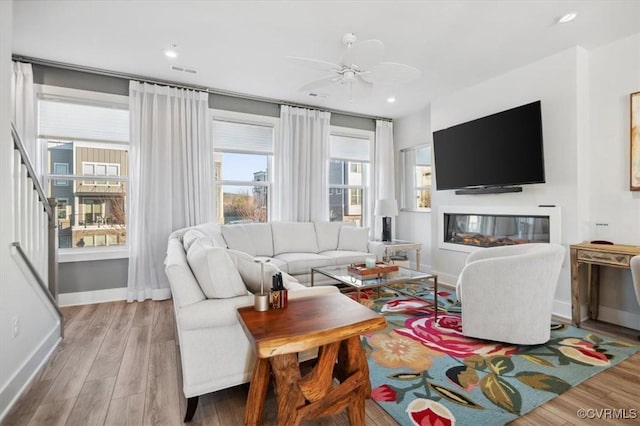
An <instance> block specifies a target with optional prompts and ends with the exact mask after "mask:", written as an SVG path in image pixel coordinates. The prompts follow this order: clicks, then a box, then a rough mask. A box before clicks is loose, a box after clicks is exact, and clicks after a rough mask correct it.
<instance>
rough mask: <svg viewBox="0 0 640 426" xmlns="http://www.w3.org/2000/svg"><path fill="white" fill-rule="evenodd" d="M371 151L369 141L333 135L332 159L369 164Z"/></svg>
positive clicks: (331, 144) (331, 143)
mask: <svg viewBox="0 0 640 426" xmlns="http://www.w3.org/2000/svg"><path fill="white" fill-rule="evenodd" d="M370 150H371V143H370V142H369V139H364V138H354V137H352V136H339V135H331V142H330V154H329V155H330V156H331V158H334V159H339V160H349V161H363V162H369V161H371V154H370Z"/></svg>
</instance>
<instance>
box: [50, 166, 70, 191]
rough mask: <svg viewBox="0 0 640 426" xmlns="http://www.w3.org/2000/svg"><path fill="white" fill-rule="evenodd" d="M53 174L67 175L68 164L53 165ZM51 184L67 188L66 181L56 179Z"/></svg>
mask: <svg viewBox="0 0 640 426" xmlns="http://www.w3.org/2000/svg"><path fill="white" fill-rule="evenodd" d="M53 174H54V175H68V174H69V164H68V163H53ZM53 184H54V185H56V186H68V185H69V181H68V180H62V179H56V180H54V181H53Z"/></svg>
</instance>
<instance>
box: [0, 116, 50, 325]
mask: <svg viewBox="0 0 640 426" xmlns="http://www.w3.org/2000/svg"><path fill="white" fill-rule="evenodd" d="M11 137H12V139H13V145H14V155H13V164H12V169H13V193H14V203H15V205H14V209H15V212H14V242H13V243H12V244H11V245H12V247H14V248H15V250H16V251H17V253H18V254H19V255H20V257H21V258H22V259H23V260H24V262H25V264H26V265H27V268H28V269H29V271H30V272H31V273H32V274H33V276H34V278H35V280H36V281H37V282H38V284H39V285H40V287H41V288H42V290H43V291H44V293H45V294H46V295H47V297H48V299H49V301H50V302H51V304H52V305H53V307H54V308H55V310H56V311H57V313H58V315H59V316H60V321H61V327H60V329H61V331H62V313H61V312H60V309H59V308H58V302H57V298H58V249H57V224H56V215H55V210H56V209H55V208H56V201H55V199H54V198H47V196H46V195H45V193H44V191H43V190H42V186H41V185H40V181H39V180H38V175H37V174H36V172H35V170H34V168H33V165H32V163H31V160H30V159H29V155H28V153H27V151H26V149H25V147H24V144H23V142H22V139H21V138H20V135H19V134H18V131H17V130H16V128H15V126H14V124H13V123H11ZM47 282H48V284H47Z"/></svg>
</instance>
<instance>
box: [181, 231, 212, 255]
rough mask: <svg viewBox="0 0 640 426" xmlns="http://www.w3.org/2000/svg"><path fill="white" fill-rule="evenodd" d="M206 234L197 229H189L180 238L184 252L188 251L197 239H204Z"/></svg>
mask: <svg viewBox="0 0 640 426" xmlns="http://www.w3.org/2000/svg"><path fill="white" fill-rule="evenodd" d="M204 237H206V234H205V233H204V232H202V231H199V230H197V229H190V230H188V231H187V232H185V233H184V235H183V236H182V246H183V247H184V251H189V248H190V247H191V244H193V243H194V242H195V241H196V240H197V239H198V238H204Z"/></svg>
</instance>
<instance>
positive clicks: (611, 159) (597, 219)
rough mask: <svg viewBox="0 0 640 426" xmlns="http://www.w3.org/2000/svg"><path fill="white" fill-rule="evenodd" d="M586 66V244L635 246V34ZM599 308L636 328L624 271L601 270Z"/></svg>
mask: <svg viewBox="0 0 640 426" xmlns="http://www.w3.org/2000/svg"><path fill="white" fill-rule="evenodd" d="M589 66H590V74H589V89H590V101H591V102H590V116H591V118H592V120H590V121H591V125H590V133H591V137H590V150H589V157H588V162H589V169H590V170H591V172H592V176H593V179H591V183H590V185H589V186H588V188H587V191H588V194H589V208H588V212H589V215H588V217H587V224H586V226H587V228H588V239H604V240H609V241H613V242H616V243H620V244H635V245H640V192H631V191H629V151H630V147H629V94H630V93H633V92H637V91H640V34H636V35H634V36H632V37H628V38H624V39H621V40H617V41H616V42H614V43H611V44H609V45H607V46H604V47H601V48H599V49H596V50H593V51H591V52H590V55H589ZM596 223H600V224H607V226H596V225H595V224H596ZM600 304H601V309H600V311H601V315H602V317H603V319H605V320H608V321H612V322H623V321H625V320H626V321H633V320H634V317H631V316H630V315H629V313H631V314H635V315H636V317H635V321H636V322H635V327H634V328H637V329H640V307H639V306H638V302H637V300H636V298H635V293H634V291H633V287H632V282H631V274H630V273H629V271H625V270H618V269H613V268H603V274H602V277H601V298H600ZM633 325H634V324H633V323H632V324H631V326H633Z"/></svg>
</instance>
